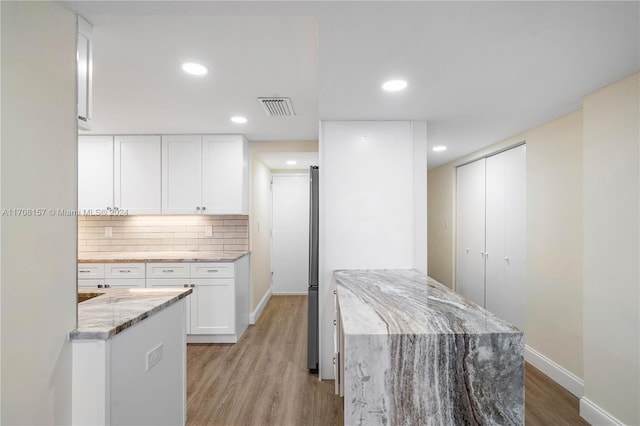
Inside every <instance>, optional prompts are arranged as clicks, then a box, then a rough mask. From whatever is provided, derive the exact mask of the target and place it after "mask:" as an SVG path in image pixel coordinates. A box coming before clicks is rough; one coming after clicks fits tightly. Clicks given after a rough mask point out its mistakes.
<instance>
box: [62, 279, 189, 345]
mask: <svg viewBox="0 0 640 426" xmlns="http://www.w3.org/2000/svg"><path fill="white" fill-rule="evenodd" d="M191 292H192V289H190V288H188V289H160V288H132V289H113V288H105V289H78V294H79V296H80V297H81V296H82V295H83V294H90V293H93V294H96V293H99V294H100V295H99V296H97V297H94V298H92V299H89V300H87V301H84V302H82V303H79V304H78V328H76V329H75V330H73V331H71V332H70V333H69V338H70V339H71V340H107V339H109V338H111V337H113V336H115V335H116V334H118V333H120V332H122V331H123V330H125V329H127V328H129V327H131V326H133V325H134V324H137V323H139V322H140V321H142V320H144V319H145V318H147V317H149V316H151V315H153V314H155V313H157V312H159V311H161V310H163V309H165V308H167V307H168V306H171V305H172V304H174V303H176V302H177V301H178V300H180V299H182V298H184V297H186V296H187V295H189V294H190V293H191Z"/></svg>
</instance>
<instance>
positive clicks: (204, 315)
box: [191, 279, 235, 334]
mask: <svg viewBox="0 0 640 426" xmlns="http://www.w3.org/2000/svg"><path fill="white" fill-rule="evenodd" d="M191 282H192V283H193V284H195V289H194V292H195V295H193V296H192V303H191V334H233V333H235V299H234V281H233V279H193V280H191Z"/></svg>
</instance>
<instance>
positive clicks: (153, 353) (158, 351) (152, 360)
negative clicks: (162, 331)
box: [145, 343, 164, 371]
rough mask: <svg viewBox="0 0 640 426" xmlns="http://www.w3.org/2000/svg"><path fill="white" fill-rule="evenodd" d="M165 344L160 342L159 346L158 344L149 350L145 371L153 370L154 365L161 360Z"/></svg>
mask: <svg viewBox="0 0 640 426" xmlns="http://www.w3.org/2000/svg"><path fill="white" fill-rule="evenodd" d="M163 345H164V344H163V343H160V344H159V345H158V346H156V347H155V348H153V349H151V350H150V351H149V352H147V369H146V370H145V371H149V370H151V369H152V368H153V366H154V365H156V364H157V363H159V362H160V360H161V359H162V355H163V353H162V348H163Z"/></svg>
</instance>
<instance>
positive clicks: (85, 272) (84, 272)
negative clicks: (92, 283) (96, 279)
mask: <svg viewBox="0 0 640 426" xmlns="http://www.w3.org/2000/svg"><path fill="white" fill-rule="evenodd" d="M78 272H80V273H81V274H88V273H89V272H91V271H87V270H80V271H78Z"/></svg>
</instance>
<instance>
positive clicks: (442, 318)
mask: <svg viewBox="0 0 640 426" xmlns="http://www.w3.org/2000/svg"><path fill="white" fill-rule="evenodd" d="M333 278H334V282H335V285H336V295H337V297H336V301H337V303H338V309H339V318H338V328H339V330H338V333H339V339H338V341H339V342H340V343H339V346H342V347H341V348H340V351H341V353H340V356H339V365H341V368H340V367H339V372H338V376H339V377H340V379H339V380H340V381H342V385H343V386H344V403H345V409H344V415H345V424H346V425H355V424H358V425H372V424H387V425H409V424H416V425H417V424H419V425H461V424H469V425H523V424H524V337H523V334H522V332H521V331H519V330H518V329H516V328H515V327H513V326H511V325H510V324H508V323H507V322H505V321H504V320H502V319H500V318H498V317H496V316H495V315H493V314H491V313H490V312H488V311H486V310H484V309H483V308H481V307H479V306H477V305H475V304H473V303H471V302H469V301H467V300H465V299H464V298H463V297H461V296H460V295H458V294H456V293H454V292H452V291H451V290H449V289H448V288H446V287H445V286H443V285H442V284H440V283H438V282H437V281H435V280H433V279H431V278H429V277H427V276H426V275H424V274H422V273H420V272H418V271H416V270H369V271H364V270H349V271H346V270H345V271H336V272H335V273H334V275H333ZM342 369H343V370H342Z"/></svg>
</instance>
